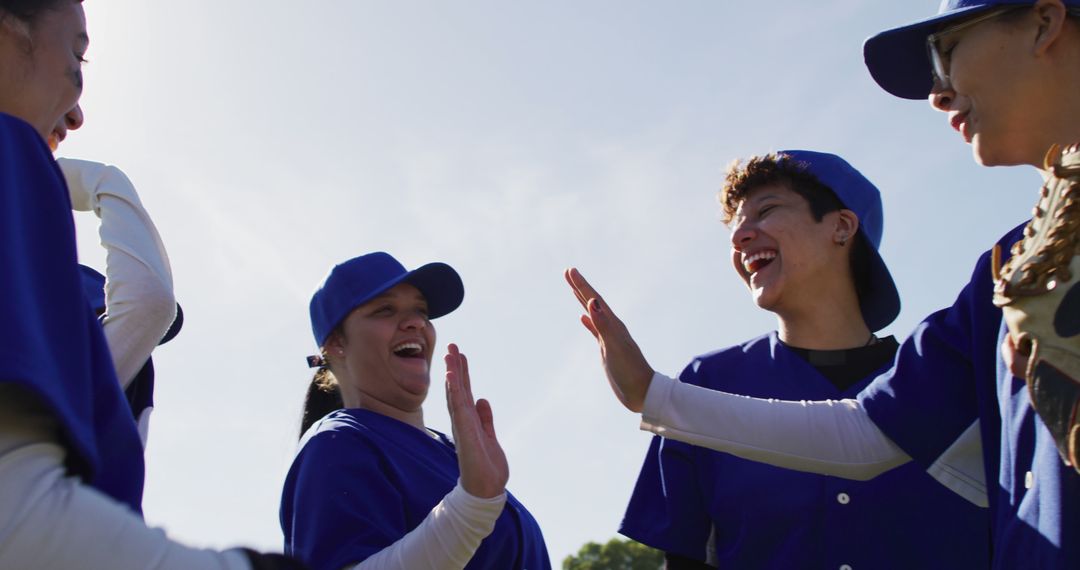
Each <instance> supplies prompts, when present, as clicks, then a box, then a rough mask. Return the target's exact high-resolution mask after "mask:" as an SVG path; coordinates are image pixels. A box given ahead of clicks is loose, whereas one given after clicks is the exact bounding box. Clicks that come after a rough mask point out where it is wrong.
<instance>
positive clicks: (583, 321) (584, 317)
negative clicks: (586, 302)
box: [581, 315, 600, 341]
mask: <svg viewBox="0 0 1080 570" xmlns="http://www.w3.org/2000/svg"><path fill="white" fill-rule="evenodd" d="M581 324H583V325H585V328H587V329H589V332H591V333H592V335H593V338H595V339H596V340H598V341H599V340H600V333H598V332H596V325H594V324H593V322H592V319H591V318H589V315H581Z"/></svg>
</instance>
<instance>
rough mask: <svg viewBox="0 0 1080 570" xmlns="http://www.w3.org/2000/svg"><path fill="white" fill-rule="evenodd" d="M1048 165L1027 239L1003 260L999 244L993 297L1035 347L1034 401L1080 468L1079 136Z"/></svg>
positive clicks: (1029, 350) (1054, 152) (1031, 350)
mask: <svg viewBox="0 0 1080 570" xmlns="http://www.w3.org/2000/svg"><path fill="white" fill-rule="evenodd" d="M1045 167H1046V171H1047V172H1049V173H1050V174H1051V175H1050V176H1049V178H1048V179H1047V180H1046V184H1044V185H1043V187H1042V191H1041V193H1040V196H1039V202H1038V204H1037V205H1036V206H1035V210H1034V212H1033V213H1032V218H1031V221H1030V222H1028V225H1027V227H1026V228H1024V237H1023V239H1021V240H1020V241H1018V242H1017V243H1016V244H1014V245H1013V248H1012V257H1010V258H1009V260H1008V262H1006V263H1005V265H1004V267H1002V266H1001V264H1000V259H1001V257H1000V251H995V252H994V277H995V280H996V285H995V289H994V304H995V305H997V306H999V307H1001V310H1002V312H1003V313H1004V317H1005V323H1006V325H1007V326H1008V327H1009V333H1010V334H1011V335H1012V337H1013V341H1014V342H1015V343H1016V346H1017V349H1018V350H1019V351H1020V353H1022V354H1028V366H1027V371H1026V372H1027V373H1026V381H1027V386H1028V393H1029V395H1030V397H1031V404H1032V406H1033V407H1034V408H1035V411H1036V412H1038V414H1039V417H1041V418H1042V420H1043V422H1044V423H1045V424H1046V427H1047V428H1049V430H1050V433H1051V434H1052V435H1053V436H1054V441H1055V442H1056V444H1057V448H1058V453H1060V454H1061V458H1062V460H1064V461H1065V464H1066V465H1071V466H1073V468H1074V469H1076V470H1077V472H1078V473H1080V461H1078V460H1080V417H1078V413H1080V287H1077V282H1078V281H1080V279H1078V277H1080V249H1078V247H1077V245H1078V244H1080V144H1073V145H1070V146H1068V147H1066V148H1065V149H1061V148H1060V147H1058V146H1057V145H1055V146H1054V147H1052V148H1051V149H1050V151H1049V152H1047V154H1046V159H1045Z"/></svg>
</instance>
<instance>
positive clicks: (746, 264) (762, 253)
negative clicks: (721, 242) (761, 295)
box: [743, 250, 776, 271]
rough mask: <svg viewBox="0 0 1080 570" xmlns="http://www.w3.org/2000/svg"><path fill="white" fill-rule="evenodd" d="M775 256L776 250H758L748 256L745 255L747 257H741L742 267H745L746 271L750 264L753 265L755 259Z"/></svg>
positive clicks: (748, 269)
mask: <svg viewBox="0 0 1080 570" xmlns="http://www.w3.org/2000/svg"><path fill="white" fill-rule="evenodd" d="M775 258H776V252H775V251H768V250H767V251H759V252H757V253H755V254H753V255H751V256H750V257H747V258H745V259H743V267H745V268H746V270H747V271H750V266H751V265H753V263H754V262H755V261H759V260H762V259H775Z"/></svg>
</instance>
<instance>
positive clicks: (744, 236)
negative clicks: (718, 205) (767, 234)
mask: <svg viewBox="0 0 1080 570" xmlns="http://www.w3.org/2000/svg"><path fill="white" fill-rule="evenodd" d="M755 237H757V229H755V228H754V226H753V224H750V223H748V222H745V221H744V222H739V223H738V224H736V225H735V226H734V227H733V228H731V247H732V248H733V249H735V251H742V249H743V248H744V247H746V245H747V244H749V243H750V242H751V241H753V240H754V238H755Z"/></svg>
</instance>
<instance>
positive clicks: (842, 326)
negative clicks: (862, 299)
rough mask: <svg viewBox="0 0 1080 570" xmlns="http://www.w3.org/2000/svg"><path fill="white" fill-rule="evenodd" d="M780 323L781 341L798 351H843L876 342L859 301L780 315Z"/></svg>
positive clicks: (778, 315) (825, 303)
mask: <svg viewBox="0 0 1080 570" xmlns="http://www.w3.org/2000/svg"><path fill="white" fill-rule="evenodd" d="M777 321H778V327H777V331H778V333H779V335H780V340H782V341H783V342H784V343H785V344H788V345H791V346H795V347H799V348H807V349H811V350H843V349H848V348H858V347H861V346H866V345H867V344H870V342H871V341H872V340H873V335H872V334H871V331H870V329H869V328H868V327H867V326H866V322H865V321H864V320H863V316H862V312H861V311H860V310H859V305H858V302H857V301H852V302H846V303H843V302H831V303H830V302H821V303H814V304H812V305H811V306H809V307H807V308H805V309H804V310H802V311H798V312H795V311H785V312H783V313H781V312H777Z"/></svg>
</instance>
